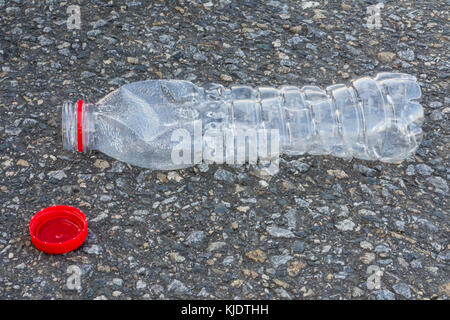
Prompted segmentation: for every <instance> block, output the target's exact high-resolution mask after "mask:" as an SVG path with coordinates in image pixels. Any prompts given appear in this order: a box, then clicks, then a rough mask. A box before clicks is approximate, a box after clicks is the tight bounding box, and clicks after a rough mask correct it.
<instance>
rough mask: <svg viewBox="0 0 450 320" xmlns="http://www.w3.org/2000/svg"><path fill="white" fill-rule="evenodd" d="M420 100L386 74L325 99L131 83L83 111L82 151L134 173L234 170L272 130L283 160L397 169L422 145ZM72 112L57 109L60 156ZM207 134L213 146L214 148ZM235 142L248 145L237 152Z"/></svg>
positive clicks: (407, 82)
mask: <svg viewBox="0 0 450 320" xmlns="http://www.w3.org/2000/svg"><path fill="white" fill-rule="evenodd" d="M420 96H421V92H420V87H419V85H418V84H417V82H416V79H415V78H414V77H412V76H409V75H405V74H393V73H382V74H379V75H378V76H377V77H375V78H368V77H364V78H360V79H358V80H355V81H353V82H352V84H351V85H349V86H345V85H334V86H330V87H328V88H326V89H325V90H322V89H320V88H318V87H315V86H306V87H303V88H301V89H300V88H297V87H295V86H282V87H280V88H272V87H259V88H251V87H248V86H234V87H231V88H224V87H223V86H222V85H218V84H209V85H205V86H204V87H198V86H195V85H194V84H192V83H190V82H187V81H179V80H148V81H142V82H135V83H131V84H127V85H124V86H122V87H121V88H119V89H117V90H116V91H114V92H112V93H110V94H109V95H107V96H106V97H105V98H103V99H102V100H100V101H99V102H98V103H96V104H95V105H90V104H86V105H85V107H84V109H83V110H82V114H81V124H82V128H83V129H82V131H83V132H82V138H84V139H83V144H84V146H83V148H82V149H83V150H99V151H101V152H103V153H105V154H107V155H109V156H111V157H113V158H116V159H119V160H121V161H124V162H128V163H131V164H134V165H138V166H141V167H146V168H151V169H161V170H165V169H178V168H183V167H188V166H190V165H194V164H197V163H199V162H201V161H204V160H205V155H208V157H206V158H207V159H209V160H211V159H213V160H215V162H219V163H223V162H227V163H233V161H234V162H235V163H237V160H238V159H239V154H242V152H244V154H245V156H244V157H242V156H241V157H240V159H244V161H250V162H251V161H255V159H254V157H252V156H251V154H250V153H249V152H248V150H247V151H245V150H244V149H246V148H247V149H248V147H249V145H251V144H252V143H254V144H256V146H257V147H256V148H257V150H258V153H257V158H260V159H262V158H263V157H264V155H261V154H260V153H259V150H260V148H259V147H260V146H261V144H262V143H263V142H265V143H266V142H267V141H264V139H266V140H267V139H268V140H270V136H271V135H273V132H275V131H276V132H277V134H278V136H279V152H280V153H285V154H289V155H301V154H304V153H309V154H314V155H326V154H331V155H334V156H336V157H344V158H351V157H355V158H359V159H364V160H380V161H384V162H398V161H401V160H402V159H404V158H405V157H407V156H408V155H409V154H411V153H413V152H414V151H415V150H416V148H417V146H418V145H419V143H420V141H421V135H422V131H421V128H420V127H421V124H422V122H423V109H422V107H421V106H420V104H418V103H417V99H419V98H420ZM75 109H77V105H72V104H65V105H64V107H63V141H64V146H65V148H66V149H74V148H75V149H76V145H77V143H78V142H79V141H78V139H77V137H78V136H79V135H77V134H76V133H75V131H76V130H75V129H77V126H76V125H75V124H74V121H75V120H77V116H78V113H77V112H76V111H78V109H77V110H75ZM75 113H77V115H74V114H75ZM211 132H214V134H215V135H216V136H217V135H218V136H220V137H219V138H220V139H218V140H217V139H215V141H213V142H211V141H212V140H214V139H212V140H211V139H210V138H211V136H209V135H208V133H211ZM242 135H247V137H245V138H246V139H247V140H245V139H241V140H240V141H241V143H239V138H240V137H241V136H242ZM216 136H215V138H217V137H216ZM230 137H231V138H230ZM250 138H251V139H250ZM217 141H219V143H217ZM242 141H244V144H242ZM245 141H247V143H245ZM180 144H182V147H184V149H183V148H181V149H183V150H184V151H183V152H186V150H189V151H188V152H190V154H189V155H186V154H184V155H183V157H184V159H188V161H184V162H181V163H180V162H176V161H174V150H178V149H180ZM183 144H184V145H183ZM218 147H219V148H218ZM241 149H243V150H241ZM269 158H270V157H269ZM229 159H231V162H230V161H229ZM256 160H257V159H256Z"/></svg>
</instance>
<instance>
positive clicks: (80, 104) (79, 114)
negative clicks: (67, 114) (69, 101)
mask: <svg viewBox="0 0 450 320" xmlns="http://www.w3.org/2000/svg"><path fill="white" fill-rule="evenodd" d="M77 104H78V108H77V141H78V151H79V152H83V100H78V102H77Z"/></svg>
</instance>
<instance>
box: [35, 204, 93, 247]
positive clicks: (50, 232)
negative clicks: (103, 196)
mask: <svg viewBox="0 0 450 320" xmlns="http://www.w3.org/2000/svg"><path fill="white" fill-rule="evenodd" d="M29 229H30V236H31V242H33V244H34V246H35V247H36V248H38V249H39V250H41V251H44V252H46V253H51V254H62V253H66V252H69V251H72V250H75V249H77V248H78V247H80V246H81V245H82V244H83V242H84V240H86V237H87V233H88V229H87V221H86V216H85V215H84V214H83V212H81V211H80V210H79V209H77V208H74V207H69V206H53V207H48V208H45V209H43V210H41V211H39V212H38V213H36V214H35V215H34V216H33V218H31V221H30V225H29Z"/></svg>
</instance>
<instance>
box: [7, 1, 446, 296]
mask: <svg viewBox="0 0 450 320" xmlns="http://www.w3.org/2000/svg"><path fill="white" fill-rule="evenodd" d="M376 3H377V2H376V1H317V2H312V1H303V2H302V1H285V0H279V1H225V0H224V1H216V0H209V1H208V0H205V1H194V0H193V1H153V2H151V4H148V3H147V1H100V0H98V1H67V2H61V1H53V0H46V1H33V2H31V1H22V0H11V1H5V0H0V12H1V15H0V68H1V70H0V94H1V100H0V208H1V214H0V259H1V264H0V265H1V266H0V298H5V299H41V298H45V299H53V298H55V299H61V298H66V299H129V298H132V299H165V298H193V299H205V298H218V299H224V298H228V299H233V298H246V299H261V298H268V299H350V298H358V299H448V298H449V297H450V279H449V264H448V263H449V258H450V251H449V242H448V240H449V210H448V209H449V204H448V193H449V190H448V179H449V169H448V168H449V166H448V161H449V159H448V158H449V153H448V150H449V135H448V134H449V121H448V114H449V110H450V109H449V106H448V105H449V101H450V99H449V98H448V74H449V73H448V72H449V62H448V61H449V59H448V55H449V54H448V52H449V50H448V48H449V46H448V19H449V17H448V9H449V6H448V3H446V2H445V1H409V2H406V1H402V2H400V1H385V2H384V7H383V8H381V6H379V8H380V11H379V18H380V20H379V23H380V24H379V25H378V26H377V25H376V23H377V19H375V18H373V17H374V16H373V15H374V12H376V9H375V7H372V9H368V7H369V6H371V5H375V4H376ZM69 5H79V8H80V13H81V15H80V16H77V10H76V7H75V9H73V8H71V9H70V10H69V11H68V8H69ZM371 16H372V18H370V17H371ZM368 17H369V20H367V18H368ZM78 18H79V21H80V22H81V24H80V25H79V29H77V26H78V25H77V22H78ZM372 26H373V27H374V28H369V27H372ZM71 28H72V29H71ZM446 28H447V31H446V32H447V33H445V29H446ZM381 71H394V72H406V73H410V74H413V75H415V76H417V78H418V79H419V82H420V84H421V87H422V90H423V94H424V97H423V99H422V103H423V106H424V108H425V124H424V126H423V129H424V132H425V135H424V141H423V143H422V145H421V146H420V148H419V150H418V151H417V153H416V154H415V155H414V156H411V157H410V158H408V159H407V160H405V161H404V162H402V163H400V164H383V163H377V162H367V161H360V160H353V161H345V160H341V159H335V158H332V157H318V156H302V157H299V158H287V157H283V158H282V160H281V165H280V167H281V170H280V172H279V174H278V175H276V176H273V177H271V178H262V177H260V176H259V175H258V173H257V172H255V171H254V170H252V169H251V168H248V167H246V166H243V167H239V168H234V167H230V166H216V165H209V166H207V165H202V166H197V167H194V168H191V169H186V170H180V171H176V172H171V173H168V172H150V171H147V170H143V169H141V168H137V167H131V166H128V165H126V164H124V163H120V162H118V161H115V160H114V159H111V158H109V157H107V156H105V155H103V154H100V153H97V152H91V153H89V154H87V155H86V154H77V153H75V152H69V151H65V150H63V148H62V143H61V133H60V131H61V127H60V117H61V104H62V103H63V102H64V101H67V100H71V101H76V100H77V99H79V98H83V99H85V100H86V101H91V102H95V101H97V100H98V99H99V98H101V97H102V96H104V95H105V94H107V93H108V92H110V91H111V90H113V89H115V88H117V87H119V86H120V85H122V84H124V83H128V82H132V81H138V80H143V79H157V78H167V79H171V78H173V79H187V80H190V81H193V82H194V83H197V84H202V83H206V82H218V83H221V84H224V85H230V84H231V83H245V84H249V85H254V86H256V85H281V84H287V83H289V84H294V85H298V86H303V85H309V84H315V85H319V86H327V85H330V84H332V83H342V82H343V83H345V82H348V81H350V79H352V78H356V77H359V76H363V75H374V74H375V73H377V72H381ZM56 204H66V205H73V206H76V207H79V208H80V209H81V210H83V211H84V212H85V214H86V216H87V217H88V223H89V228H90V231H89V235H88V239H87V241H86V242H85V244H84V245H83V246H82V247H81V248H80V249H78V250H76V251H74V252H71V253H68V254H65V255H60V256H51V255H47V254H44V253H41V252H39V251H38V250H36V249H35V248H34V247H33V245H32V244H31V243H30V238H29V234H28V222H29V220H30V218H31V217H32V216H33V214H34V213H35V212H37V211H39V210H40V209H42V208H44V207H47V206H50V205H56ZM77 270H79V271H80V276H79V280H80V282H79V284H80V288H79V290H77V286H76V284H77V281H76V280H77Z"/></svg>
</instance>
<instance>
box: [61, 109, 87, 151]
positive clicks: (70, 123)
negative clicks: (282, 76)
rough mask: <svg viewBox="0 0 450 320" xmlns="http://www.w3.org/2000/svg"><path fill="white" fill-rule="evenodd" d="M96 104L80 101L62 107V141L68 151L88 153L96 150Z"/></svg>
mask: <svg viewBox="0 0 450 320" xmlns="http://www.w3.org/2000/svg"><path fill="white" fill-rule="evenodd" d="M94 106H95V105H94V104H89V103H84V102H83V101H81V100H80V101H78V102H76V103H72V102H69V103H65V104H64V105H63V107H62V140H63V146H64V149H66V150H71V151H73V150H76V151H79V152H87V151H88V150H94V149H95V139H94V134H93V132H94V131H95V121H94V114H93V110H94Z"/></svg>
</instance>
